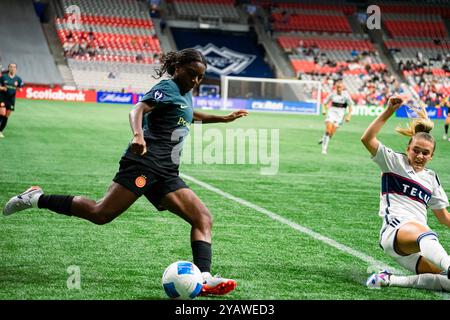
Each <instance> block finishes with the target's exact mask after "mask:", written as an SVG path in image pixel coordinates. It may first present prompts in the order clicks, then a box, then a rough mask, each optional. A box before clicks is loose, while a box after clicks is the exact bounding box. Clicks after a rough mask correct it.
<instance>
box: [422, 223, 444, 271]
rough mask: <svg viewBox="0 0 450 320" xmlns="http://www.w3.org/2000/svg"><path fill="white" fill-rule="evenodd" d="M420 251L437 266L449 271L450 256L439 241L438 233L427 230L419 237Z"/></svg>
mask: <svg viewBox="0 0 450 320" xmlns="http://www.w3.org/2000/svg"><path fill="white" fill-rule="evenodd" d="M417 242H418V243H419V247H420V253H421V254H422V256H423V257H424V258H425V259H427V260H428V261H430V262H431V263H433V264H434V265H435V266H436V267H438V268H440V269H442V270H443V271H447V270H448V268H449V267H450V257H449V256H448V253H447V251H445V249H444V248H443V247H442V245H441V244H440V243H439V240H438V238H437V235H436V234H435V233H434V232H432V231H429V232H425V233H423V234H421V235H420V236H419V237H418V238H417Z"/></svg>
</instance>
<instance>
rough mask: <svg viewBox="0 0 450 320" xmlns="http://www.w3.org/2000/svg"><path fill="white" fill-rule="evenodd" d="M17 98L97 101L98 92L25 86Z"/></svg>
mask: <svg viewBox="0 0 450 320" xmlns="http://www.w3.org/2000/svg"><path fill="white" fill-rule="evenodd" d="M16 97H17V98H24V99H39V100H58V101H75V102H96V101H97V93H96V92H95V91H84V90H63V89H51V88H38V87H25V88H23V89H22V90H20V91H17V94H16Z"/></svg>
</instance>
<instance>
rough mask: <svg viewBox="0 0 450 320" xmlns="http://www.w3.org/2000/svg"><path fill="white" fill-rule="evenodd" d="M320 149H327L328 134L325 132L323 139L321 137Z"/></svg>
mask: <svg viewBox="0 0 450 320" xmlns="http://www.w3.org/2000/svg"><path fill="white" fill-rule="evenodd" d="M322 141H323V142H322V151H327V149H328V142H329V141H330V136H329V135H327V134H324V135H323V139H322Z"/></svg>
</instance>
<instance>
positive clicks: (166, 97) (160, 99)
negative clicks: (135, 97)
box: [141, 82, 172, 108]
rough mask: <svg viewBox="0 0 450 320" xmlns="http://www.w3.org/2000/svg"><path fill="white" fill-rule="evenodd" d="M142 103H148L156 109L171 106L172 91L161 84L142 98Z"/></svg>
mask: <svg viewBox="0 0 450 320" xmlns="http://www.w3.org/2000/svg"><path fill="white" fill-rule="evenodd" d="M141 102H146V103H148V104H149V105H151V106H154V107H155V108H160V107H161V106H164V105H167V104H170V103H172V92H171V89H170V88H169V87H168V86H167V85H164V84H163V83H161V82H160V83H158V84H156V85H155V86H154V87H153V88H151V89H150V91H149V92H147V93H146V94H145V95H144V96H143V97H142V99H141Z"/></svg>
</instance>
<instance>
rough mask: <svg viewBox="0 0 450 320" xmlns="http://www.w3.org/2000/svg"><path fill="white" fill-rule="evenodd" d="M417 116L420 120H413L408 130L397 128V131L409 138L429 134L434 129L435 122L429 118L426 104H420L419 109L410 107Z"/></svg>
mask: <svg viewBox="0 0 450 320" xmlns="http://www.w3.org/2000/svg"><path fill="white" fill-rule="evenodd" d="M409 107H410V108H411V109H413V110H414V112H415V113H416V114H417V116H418V118H416V119H412V120H411V121H410V122H409V123H408V127H407V128H402V127H397V128H395V131H397V132H398V133H400V134H403V135H405V136H408V137H413V136H415V135H416V134H417V133H419V132H425V133H429V132H430V131H431V130H433V128H434V123H433V121H431V120H430V118H428V114H427V111H426V109H425V104H423V103H420V104H419V106H418V107H416V106H409Z"/></svg>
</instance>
